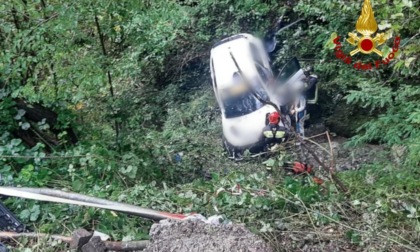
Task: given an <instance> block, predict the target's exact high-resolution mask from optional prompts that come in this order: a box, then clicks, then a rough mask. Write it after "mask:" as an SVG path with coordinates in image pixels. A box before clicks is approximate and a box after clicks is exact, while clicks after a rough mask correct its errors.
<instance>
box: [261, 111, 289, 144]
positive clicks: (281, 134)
mask: <svg viewBox="0 0 420 252" xmlns="http://www.w3.org/2000/svg"><path fill="white" fill-rule="evenodd" d="M279 123H280V113H279V112H272V113H270V114H269V115H268V125H267V126H265V127H264V129H263V137H264V143H265V146H266V147H268V148H269V147H271V146H273V145H275V144H280V143H282V142H284V141H285V140H286V139H287V129H286V128H285V127H283V126H280V125H279Z"/></svg>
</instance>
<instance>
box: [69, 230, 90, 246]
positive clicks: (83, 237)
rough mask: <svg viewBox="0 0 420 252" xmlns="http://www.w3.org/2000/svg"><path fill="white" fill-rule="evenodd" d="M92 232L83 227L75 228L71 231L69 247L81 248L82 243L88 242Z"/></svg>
mask: <svg viewBox="0 0 420 252" xmlns="http://www.w3.org/2000/svg"><path fill="white" fill-rule="evenodd" d="M92 236H93V234H91V233H90V232H88V231H87V230H85V229H77V230H76V231H74V232H73V235H72V238H71V241H70V248H72V249H78V250H79V249H81V248H82V246H83V245H85V244H86V243H88V242H89V240H90V239H91V238H92Z"/></svg>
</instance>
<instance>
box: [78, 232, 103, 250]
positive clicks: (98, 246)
mask: <svg viewBox="0 0 420 252" xmlns="http://www.w3.org/2000/svg"><path fill="white" fill-rule="evenodd" d="M105 250H106V246H105V243H104V242H103V241H102V240H101V237H99V236H93V237H92V238H91V239H90V240H89V242H88V243H86V244H85V245H83V247H82V252H105Z"/></svg>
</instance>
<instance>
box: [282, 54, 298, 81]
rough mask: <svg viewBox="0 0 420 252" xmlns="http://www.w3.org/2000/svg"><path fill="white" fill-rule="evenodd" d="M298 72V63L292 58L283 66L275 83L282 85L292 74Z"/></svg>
mask: <svg viewBox="0 0 420 252" xmlns="http://www.w3.org/2000/svg"><path fill="white" fill-rule="evenodd" d="M299 70H300V65H299V61H298V60H297V59H296V58H293V59H292V60H290V61H289V62H287V63H286V64H285V65H284V67H283V69H282V70H281V72H280V74H279V76H278V77H277V81H278V82H279V83H280V84H283V83H285V82H286V81H287V80H288V79H290V78H291V77H292V76H293V75H294V74H296V73H297V72H298V71H299Z"/></svg>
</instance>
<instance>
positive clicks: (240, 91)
mask: <svg viewBox="0 0 420 252" xmlns="http://www.w3.org/2000/svg"><path fill="white" fill-rule="evenodd" d="M233 78H234V79H233V85H232V86H231V87H229V88H225V89H223V90H221V93H222V95H221V99H222V103H223V110H224V114H225V117H226V118H235V117H240V116H244V115H247V114H250V113H252V112H254V111H256V110H258V109H260V108H261V107H263V106H264V104H263V103H261V102H260V101H259V100H258V99H257V98H256V97H255V96H254V95H253V93H252V90H250V87H249V85H247V84H246V83H244V82H243V79H242V77H241V76H240V75H239V73H235V74H234V77H233ZM255 80H256V82H254V83H252V85H253V87H254V91H255V92H257V93H258V95H259V96H260V97H262V98H263V99H265V100H266V99H268V95H267V93H266V92H265V90H264V88H263V87H262V86H261V85H260V82H259V80H258V78H257V79H255ZM251 81H253V80H251Z"/></svg>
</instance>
